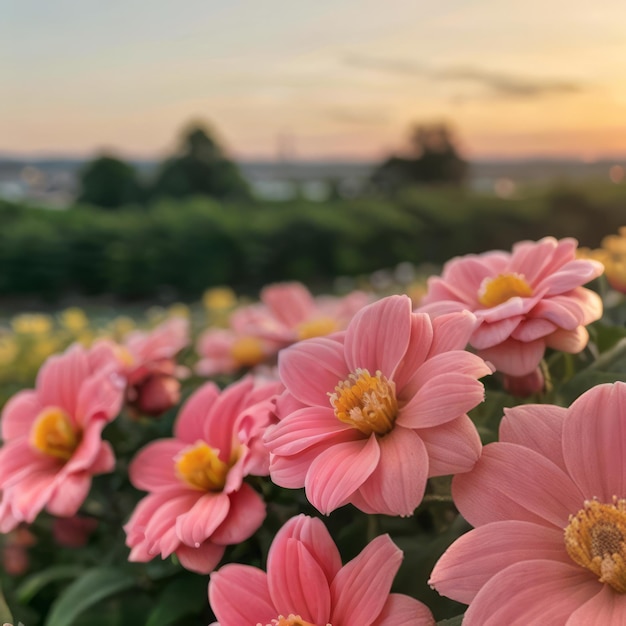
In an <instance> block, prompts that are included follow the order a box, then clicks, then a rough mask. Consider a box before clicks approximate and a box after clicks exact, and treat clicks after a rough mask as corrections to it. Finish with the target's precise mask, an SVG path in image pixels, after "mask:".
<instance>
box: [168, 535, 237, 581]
mask: <svg viewBox="0 0 626 626" xmlns="http://www.w3.org/2000/svg"><path fill="white" fill-rule="evenodd" d="M225 550H226V548H224V546H218V545H215V544H214V543H211V542H210V541H205V542H204V543H203V544H202V545H201V546H200V547H198V548H193V547H191V546H185V545H180V546H179V547H178V548H176V556H177V557H178V560H179V561H180V564H181V565H182V566H183V567H184V568H185V569H187V570H189V571H190V572H195V573H196V574H209V573H211V572H212V571H213V570H214V569H215V568H216V567H217V565H218V564H219V562H220V561H221V559H222V557H223V556H224V552H225Z"/></svg>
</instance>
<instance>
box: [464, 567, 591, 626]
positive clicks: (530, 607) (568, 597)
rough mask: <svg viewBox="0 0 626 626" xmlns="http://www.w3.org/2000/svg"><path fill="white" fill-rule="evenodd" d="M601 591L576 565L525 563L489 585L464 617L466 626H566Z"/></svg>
mask: <svg viewBox="0 0 626 626" xmlns="http://www.w3.org/2000/svg"><path fill="white" fill-rule="evenodd" d="M512 590H515V593H514V594H512ZM599 591H600V585H599V584H598V582H597V581H595V580H593V578H592V577H590V576H589V572H588V571H587V570H585V569H584V568H582V567H580V566H578V565H575V564H574V563H572V564H571V565H570V564H566V563H559V562H558V561H546V560H534V561H522V562H520V563H515V564H514V565H511V566H509V567H508V568H506V569H505V570H503V571H502V572H500V573H499V574H496V575H495V576H493V577H492V578H491V579H490V580H489V582H487V584H486V585H485V586H484V587H483V588H482V589H481V590H480V591H479V593H478V595H477V596H476V597H475V598H474V601H473V602H472V604H471V605H470V607H469V609H468V610H467V612H466V613H465V618H464V619H463V626H501V625H502V624H506V625H507V626H528V625H529V624H550V625H554V626H557V625H558V624H563V625H564V624H565V622H566V621H567V619H568V617H569V616H570V615H571V614H572V612H573V611H575V610H576V609H577V608H578V607H579V606H581V605H582V604H584V603H585V602H586V601H587V600H589V599H590V598H592V597H593V596H594V595H596V594H597V593H598V592H599ZM593 623H594V624H597V623H598V622H593Z"/></svg>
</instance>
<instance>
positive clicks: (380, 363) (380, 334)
mask: <svg viewBox="0 0 626 626" xmlns="http://www.w3.org/2000/svg"><path fill="white" fill-rule="evenodd" d="M411 306H412V305H411V299H410V298H409V297H408V296H405V295H403V296H388V297H386V298H383V299H381V300H378V301H377V302H374V303H373V304H370V305H368V306H366V307H364V308H362V309H361V310H360V311H359V312H358V313H357V314H356V315H355V316H354V317H353V318H352V321H351V322H350V325H349V326H348V329H347V332H346V339H345V355H346V363H347V364H348V369H349V371H351V372H354V371H355V370H356V369H358V368H362V369H366V370H368V371H369V373H370V374H372V375H374V374H375V372H376V371H377V370H380V371H381V372H382V373H383V374H384V375H385V376H387V377H388V378H389V377H393V376H394V373H395V370H396V368H397V367H398V365H399V364H400V362H401V361H402V360H403V359H404V358H405V355H406V352H407V348H408V346H409V340H410V337H411V326H412V323H411V319H412V313H411Z"/></svg>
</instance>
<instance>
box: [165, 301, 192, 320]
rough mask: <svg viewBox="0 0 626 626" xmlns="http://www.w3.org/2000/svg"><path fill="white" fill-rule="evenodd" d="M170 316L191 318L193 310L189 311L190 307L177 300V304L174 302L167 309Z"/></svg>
mask: <svg viewBox="0 0 626 626" xmlns="http://www.w3.org/2000/svg"><path fill="white" fill-rule="evenodd" d="M167 316H168V317H184V318H186V319H189V318H190V317H191V312H190V311H189V307H188V306H187V305H186V304H183V303H182V302H177V303H176V304H172V306H170V307H169V308H168V309H167Z"/></svg>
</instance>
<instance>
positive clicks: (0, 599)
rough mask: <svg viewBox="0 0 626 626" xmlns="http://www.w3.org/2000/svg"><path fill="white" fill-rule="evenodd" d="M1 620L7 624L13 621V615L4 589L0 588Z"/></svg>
mask: <svg viewBox="0 0 626 626" xmlns="http://www.w3.org/2000/svg"><path fill="white" fill-rule="evenodd" d="M0 622H2V623H3V624H4V623H5V622H6V623H7V624H12V623H13V616H12V615H11V611H10V610H9V607H8V605H7V603H6V600H5V599H4V595H3V594H2V589H0Z"/></svg>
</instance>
